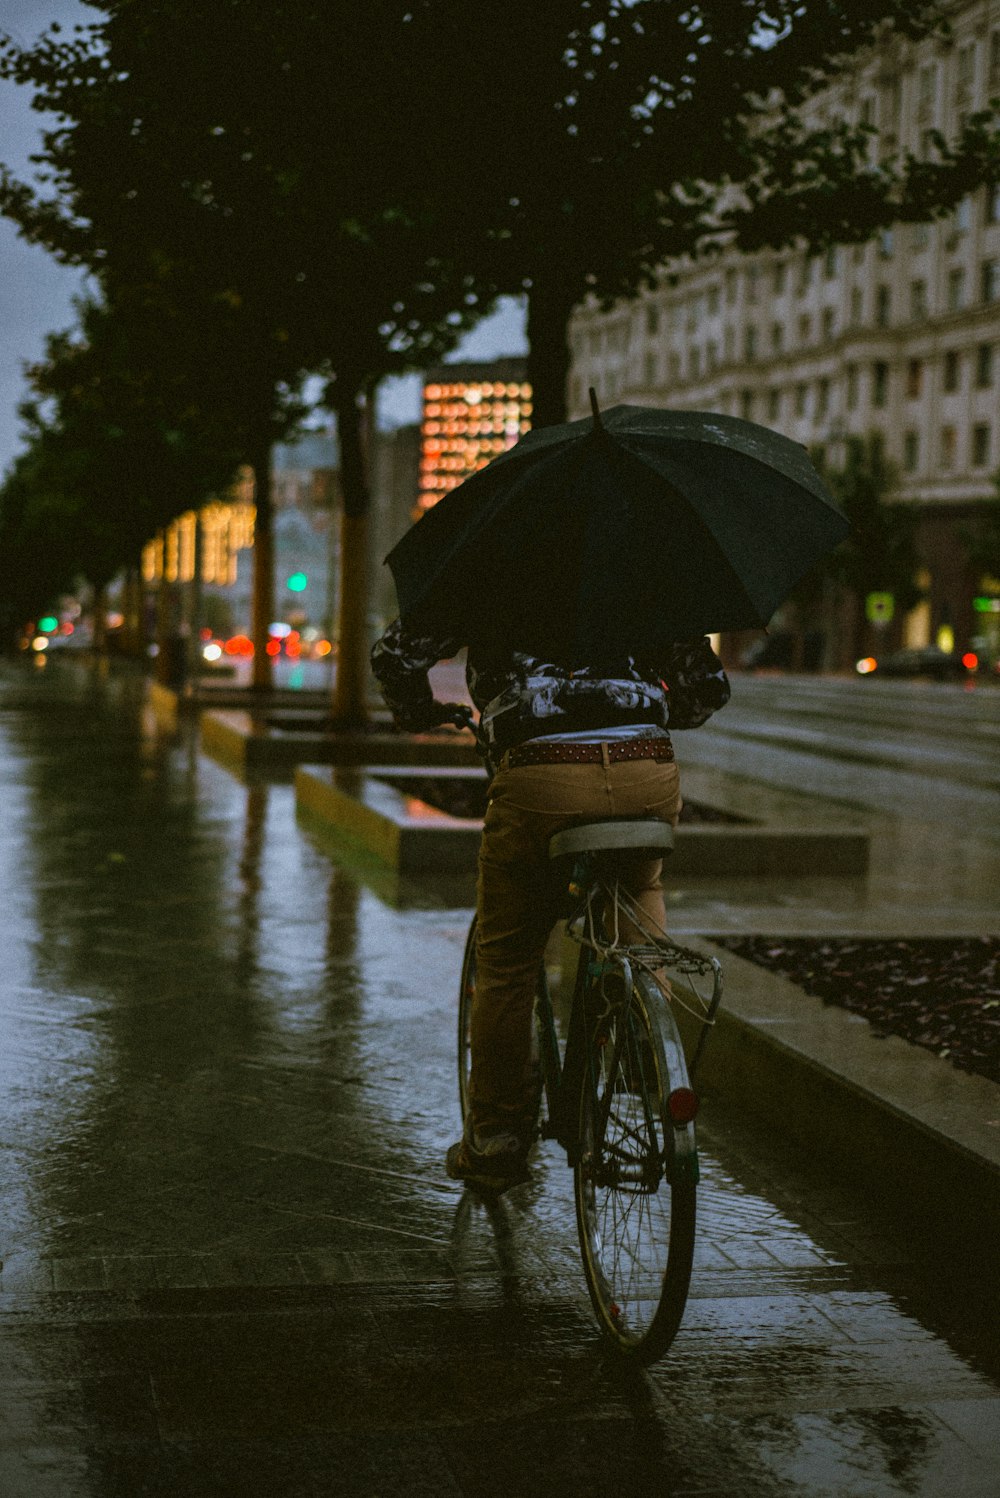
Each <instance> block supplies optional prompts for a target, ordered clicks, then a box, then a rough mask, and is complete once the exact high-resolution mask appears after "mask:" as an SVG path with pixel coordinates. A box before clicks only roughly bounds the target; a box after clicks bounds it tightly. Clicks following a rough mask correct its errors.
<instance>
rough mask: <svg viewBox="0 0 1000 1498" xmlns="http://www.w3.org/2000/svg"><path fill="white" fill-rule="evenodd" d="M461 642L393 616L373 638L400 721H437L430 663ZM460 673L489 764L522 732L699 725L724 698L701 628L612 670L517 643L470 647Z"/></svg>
mask: <svg viewBox="0 0 1000 1498" xmlns="http://www.w3.org/2000/svg"><path fill="white" fill-rule="evenodd" d="M463 643H464V642H463V641H462V640H458V639H448V638H436V637H434V636H431V635H426V634H422V635H421V634H414V633H412V632H411V631H409V630H408V629H407V628H406V627H405V626H404V625H403V624H402V622H401V621H400V620H399V619H395V620H394V621H393V622H392V624H390V625H389V627H388V629H387V630H386V631H385V633H384V634H383V636H382V638H381V639H380V640H378V641H377V642H376V644H375V647H374V649H373V650H372V669H373V670H374V672H375V676H376V678H377V680H378V683H379V686H380V687H381V689H382V695H383V696H384V698H385V700H386V702H387V704H388V706H389V708H390V710H391V712H392V716H393V719H394V720H395V722H396V723H397V725H398V726H399V727H400V728H403V729H406V730H408V731H409V732H411V733H420V732H422V731H424V730H426V729H428V728H432V727H434V725H435V724H436V723H439V722H440V721H441V717H440V714H439V711H438V706H437V704H436V703H435V701H434V696H433V693H432V691H431V688H430V683H429V682H428V680H427V673H428V671H429V670H430V668H431V667H432V666H434V665H436V664H437V662H438V661H441V660H450V659H451V657H452V656H455V655H457V654H458V652H459V650H460V649H461V648H462V645H463ZM466 681H467V683H468V687H469V695H470V696H471V698H472V700H473V702H474V703H475V705H476V707H477V708H478V709H479V714H480V717H479V735H478V736H479V745H480V749H481V751H482V753H483V754H484V756H485V758H486V760H487V763H488V764H489V765H490V767H491V768H492V769H494V770H495V769H496V767H497V764H498V763H499V761H500V758H501V757H502V755H503V754H504V752H505V751H506V750H507V749H510V748H512V747H513V745H515V744H521V743H523V742H524V741H525V740H526V739H532V738H537V737H539V736H542V735H545V734H550V733H571V732H579V731H585V730H589V729H593V730H594V731H595V736H597V734H598V731H599V730H600V729H602V728H613V727H618V726H620V725H625V724H629V723H647V724H653V725H655V726H656V727H657V728H659V729H661V730H664V729H666V728H667V726H668V724H669V726H670V727H671V728H698V727H700V725H701V724H702V723H704V722H705V721H706V719H707V718H710V717H711V715H712V713H714V712H716V711H718V709H719V708H720V707H724V706H725V705H726V703H727V702H728V701H729V682H728V680H727V678H726V673H725V671H724V670H723V666H722V662H721V661H720V660H719V657H718V656H717V655H716V654H715V651H714V650H713V649H712V647H711V646H710V645H709V643H708V639H707V638H705V637H702V638H700V639H697V640H688V641H685V642H683V643H678V644H676V645H671V646H670V647H669V648H668V650H667V651H666V652H665V654H664V657H663V658H662V659H658V660H656V661H655V662H653V661H638V660H636V659H635V658H634V657H632V656H627V657H625V658H624V659H623V660H622V661H621V662H620V663H619V664H618V665H617V666H616V667H615V668H614V674H613V675H609V674H608V672H607V669H606V668H605V669H604V670H602V671H596V670H577V671H571V670H569V669H567V668H566V667H565V666H560V665H557V664H555V663H554V662H551V661H544V660H540V659H538V658H537V657H535V656H530V655H523V654H520V653H515V654H512V655H506V656H505V657H504V658H503V659H486V658H481V657H480V656H479V655H478V654H477V653H476V652H474V651H472V650H470V652H469V658H468V661H467V664H466Z"/></svg>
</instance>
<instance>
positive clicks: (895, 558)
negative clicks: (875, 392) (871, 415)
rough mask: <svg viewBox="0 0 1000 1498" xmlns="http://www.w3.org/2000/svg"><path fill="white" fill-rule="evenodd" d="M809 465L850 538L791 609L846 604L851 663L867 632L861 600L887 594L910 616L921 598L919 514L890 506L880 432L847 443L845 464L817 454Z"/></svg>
mask: <svg viewBox="0 0 1000 1498" xmlns="http://www.w3.org/2000/svg"><path fill="white" fill-rule="evenodd" d="M812 456H813V461H814V462H815V464H816V467H817V468H818V470H819V472H820V474H821V475H822V477H823V479H824V481H825V482H826V484H827V486H828V488H829V489H830V492H831V493H832V494H833V496H834V498H835V499H836V500H837V502H838V504H839V505H840V507H841V509H842V510H843V512H844V514H845V515H846V516H847V518H848V520H849V521H850V523H851V532H850V535H849V536H848V538H847V540H846V541H844V542H842V543H841V545H840V546H838V547H837V549H836V550H835V551H834V552H832V553H831V554H830V556H829V557H827V558H826V559H825V560H824V561H823V562H822V563H820V565H819V567H817V568H814V569H813V570H812V571H811V572H810V573H809V575H808V576H807V577H806V578H804V579H803V580H802V582H801V583H800V584H799V585H798V588H797V589H796V592H795V594H794V595H793V599H792V601H793V603H795V604H796V605H797V607H798V608H799V610H800V613H804V614H807V613H808V610H809V608H810V606H811V604H812V603H814V602H815V600H817V599H821V598H823V597H824V596H825V594H826V592H827V589H828V588H829V587H831V586H832V589H833V591H834V592H835V593H839V594H840V595H841V596H842V597H843V596H845V595H846V597H847V598H848V599H849V600H850V612H851V621H852V622H851V640H850V643H849V652H850V655H851V658H852V659H854V658H855V657H856V656H857V654H858V651H859V648H860V642H861V639H862V638H863V634H864V629H865V600H866V599H867V597H868V595H869V594H870V593H891V594H892V596H893V599H894V600H895V604H896V606H897V607H898V608H899V609H900V610H902V611H903V612H908V611H909V610H910V609H912V608H914V607H915V606H916V604H918V603H919V602H920V600H921V598H922V597H923V596H924V595H923V591H922V589H921V587H920V585H919V583H918V582H917V580H916V579H917V573H918V570H919V567H920V557H919V554H918V552H917V543H916V536H917V520H918V517H917V514H916V511H915V510H913V509H912V508H910V507H909V506H907V505H903V504H899V503H894V502H893V497H894V494H895V492H896V489H897V486H898V482H899V473H898V470H897V468H896V466H895V465H894V464H893V463H892V462H891V461H890V460H889V459H888V458H887V457H886V455H885V447H884V443H883V440H882V437H881V434H880V433H878V432H871V433H869V434H868V435H867V436H866V437H858V436H850V437H848V438H847V440H846V449H845V454H844V459H843V462H842V463H840V464H836V465H834V464H831V463H830V462H829V461H828V460H827V459H826V458H825V457H824V456H823V454H822V453H821V452H819V451H816V452H814V453H813V455H812Z"/></svg>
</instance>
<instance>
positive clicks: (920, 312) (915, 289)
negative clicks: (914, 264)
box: [910, 281, 927, 322]
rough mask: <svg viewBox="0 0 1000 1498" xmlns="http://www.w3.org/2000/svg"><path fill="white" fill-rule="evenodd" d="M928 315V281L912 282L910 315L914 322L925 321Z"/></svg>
mask: <svg viewBox="0 0 1000 1498" xmlns="http://www.w3.org/2000/svg"><path fill="white" fill-rule="evenodd" d="M926 316H927V282H926V281H911V282H910V317H911V318H912V319H913V321H914V322H923V320H924V318H925V317H926Z"/></svg>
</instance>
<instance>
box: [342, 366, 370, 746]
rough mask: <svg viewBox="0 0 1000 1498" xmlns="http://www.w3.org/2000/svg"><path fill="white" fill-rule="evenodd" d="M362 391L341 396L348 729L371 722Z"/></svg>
mask: <svg viewBox="0 0 1000 1498" xmlns="http://www.w3.org/2000/svg"><path fill="white" fill-rule="evenodd" d="M358 395H359V392H358V391H357V390H356V389H352V390H347V389H344V391H343V393H342V394H339V395H338V398H337V403H336V405H335V408H334V409H335V411H336V415H337V439H338V442H339V444H340V490H341V497H342V502H343V508H342V511H341V520H340V588H339V608H338V615H337V642H338V643H337V675H336V683H335V686H334V692H333V718H334V721H335V722H336V724H337V725H338V726H339V727H342V728H360V727H362V726H363V725H364V724H366V723H367V721H368V673H369V665H368V646H369V642H368V513H369V510H370V507H371V494H370V491H369V488H368V476H367V471H366V470H367V465H366V458H367V453H366V451H365V448H366V437H367V431H366V425H367V423H366V416H367V408H365V410H364V411H362V408H361V406H360V405H359V403H358Z"/></svg>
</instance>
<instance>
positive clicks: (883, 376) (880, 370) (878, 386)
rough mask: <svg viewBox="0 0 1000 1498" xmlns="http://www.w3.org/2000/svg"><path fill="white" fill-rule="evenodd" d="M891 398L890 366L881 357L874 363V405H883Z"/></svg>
mask: <svg viewBox="0 0 1000 1498" xmlns="http://www.w3.org/2000/svg"><path fill="white" fill-rule="evenodd" d="M888 399H889V366H888V364H886V363H884V362H883V361H882V360H881V359H879V360H878V361H877V362H876V363H875V364H873V365H872V405H873V406H878V407H882V406H884V405H885V404H886V402H887V401H888Z"/></svg>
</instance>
